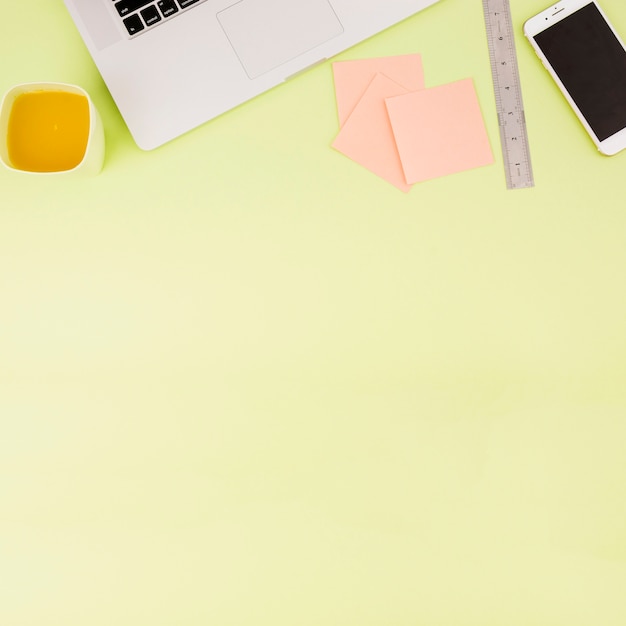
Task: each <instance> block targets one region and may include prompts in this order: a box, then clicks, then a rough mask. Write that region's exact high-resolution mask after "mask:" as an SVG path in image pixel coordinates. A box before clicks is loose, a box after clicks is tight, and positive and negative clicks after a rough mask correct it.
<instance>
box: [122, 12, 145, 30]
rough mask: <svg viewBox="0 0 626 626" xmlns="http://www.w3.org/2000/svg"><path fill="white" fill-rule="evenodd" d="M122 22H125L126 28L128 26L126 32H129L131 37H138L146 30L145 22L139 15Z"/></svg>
mask: <svg viewBox="0 0 626 626" xmlns="http://www.w3.org/2000/svg"><path fill="white" fill-rule="evenodd" d="M122 21H123V22H124V26H126V30H127V31H128V34H129V35H136V34H137V33H138V32H139V31H141V30H143V28H144V26H143V22H142V21H141V18H140V17H139V16H138V15H137V14H135V15H131V16H130V17H127V18H126V19H125V20H122Z"/></svg>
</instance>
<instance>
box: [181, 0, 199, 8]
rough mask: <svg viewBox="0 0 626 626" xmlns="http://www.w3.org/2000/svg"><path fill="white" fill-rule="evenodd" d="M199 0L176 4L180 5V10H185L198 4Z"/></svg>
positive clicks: (184, 0)
mask: <svg viewBox="0 0 626 626" xmlns="http://www.w3.org/2000/svg"><path fill="white" fill-rule="evenodd" d="M199 1H200V0H178V4H180V8H181V9H186V8H187V7H188V6H191V5H192V4H195V3H196V2H199Z"/></svg>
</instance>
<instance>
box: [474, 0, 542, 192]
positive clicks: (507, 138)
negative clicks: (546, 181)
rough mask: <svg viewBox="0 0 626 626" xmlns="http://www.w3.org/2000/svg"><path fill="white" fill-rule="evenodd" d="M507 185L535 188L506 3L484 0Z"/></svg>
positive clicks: (510, 23)
mask: <svg viewBox="0 0 626 626" xmlns="http://www.w3.org/2000/svg"><path fill="white" fill-rule="evenodd" d="M483 12H484V17H485V29H486V32H487V43H488V46H489V60H490V62H491V74H492V79H493V89H494V95H495V100H496V111H497V113H498V126H499V130H500V143H501V147H502V156H503V158H504V170H505V176H506V186H507V188H508V189H522V188H525V187H532V186H533V185H534V179H533V172H532V165H531V162H530V147H529V143H528V133H527V130H526V116H525V115H524V104H523V100H522V87H521V83H520V77H519V68H518V65H517V52H516V49H515V34H514V32H513V21H512V19H511V7H510V4H509V0H483Z"/></svg>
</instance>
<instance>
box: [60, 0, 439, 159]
mask: <svg viewBox="0 0 626 626" xmlns="http://www.w3.org/2000/svg"><path fill="white" fill-rule="evenodd" d="M438 1H439V0H238V1H237V0H64V2H65V4H66V5H67V8H68V9H69V12H70V14H71V15H72V18H73V19H74V21H75V23H76V25H77V27H78V30H79V31H80V33H81V35H82V37H83V39H84V41H85V44H86V45H87V48H88V50H89V52H90V53H91V56H92V57H93V59H94V61H95V63H96V66H97V67H98V69H99V71H100V73H101V74H102V77H103V78H104V81H105V83H106V85H107V87H108V88H109V91H110V92H111V95H112V96H113V99H114V100H115V103H116V104H117V106H118V108H119V110H120V112H121V114H122V117H123V118H124V120H125V122H126V124H127V125H128V128H129V129H130V132H131V134H132V136H133V138H134V139H135V141H136V142H137V145H138V146H139V147H140V148H143V149H144V150H150V149H152V148H156V147H157V146H160V145H162V144H164V143H165V142H167V141H169V140H171V139H174V138H175V137H178V136H179V135H182V134H183V133H185V132H187V131H189V130H191V129H192V128H195V127H197V126H199V125H200V124H203V123H204V122H206V121H208V120H210V119H212V118H214V117H216V116H217V115H219V114H221V113H223V112H225V111H227V110H229V109H232V108H233V107H235V106H237V105H238V104H241V103H242V102H245V101H246V100H249V99H250V98H252V97H254V96H256V95H258V94H260V93H262V92H264V91H266V90H268V89H270V88H272V87H274V86H276V85H278V84H280V83H282V82H284V81H286V80H288V79H289V78H290V77H292V76H294V75H296V74H298V73H300V72H302V71H303V70H305V69H307V68H309V67H312V66H314V65H316V64H318V63H320V62H321V61H324V60H326V59H328V58H330V57H332V56H333V55H335V54H337V53H338V52H341V51H342V50H345V49H346V48H348V47H350V46H352V45H354V44H356V43H358V42H360V41H362V40H364V39H366V38H367V37H370V36H371V35H374V34H375V33H377V32H380V31H381V30H383V29H385V28H387V27H389V26H391V25H392V24H395V23H397V22H399V21H400V20H403V19H405V18H407V17H409V16H410V15H413V14H414V13H417V12H418V11H420V10H421V9H424V8H426V7H427V6H430V5H432V4H435V3H436V2H438Z"/></svg>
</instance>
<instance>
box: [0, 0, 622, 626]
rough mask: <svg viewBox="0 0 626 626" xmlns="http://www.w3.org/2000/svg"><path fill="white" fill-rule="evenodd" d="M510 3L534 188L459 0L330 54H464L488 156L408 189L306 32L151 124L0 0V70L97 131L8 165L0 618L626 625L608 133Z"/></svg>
mask: <svg viewBox="0 0 626 626" xmlns="http://www.w3.org/2000/svg"><path fill="white" fill-rule="evenodd" d="M511 4H512V9H513V14H514V22H515V27H516V36H517V44H518V54H519V63H520V71H521V77H522V83H523V89H524V97H525V106H526V116H527V120H528V130H529V135H530V141H531V150H532V158H533V165H534V170H535V178H536V186H535V187H534V188H533V189H529V190H519V191H507V190H506V188H505V185H504V175H503V167H502V158H501V155H500V149H499V138H498V127H497V120H496V115H495V105H494V101H493V95H492V87H491V75H490V68H489V60H488V53H487V46H486V40H485V33H484V25H483V15H482V7H481V3H480V2H469V1H468V0H443V1H442V2H441V3H440V4H439V5H437V6H435V7H433V8H431V9H429V10H428V11H426V12H425V13H423V14H421V15H418V16H415V17H414V18H411V19H409V20H407V21H405V22H404V23H402V24H400V25H398V26H396V27H394V28H392V29H391V30H388V31H387V32H385V33H383V34H381V35H379V36H377V37H375V38H372V39H371V40H369V41H367V42H365V43H363V44H361V45H359V46H357V47H355V48H353V49H351V50H349V51H347V52H345V53H344V54H342V55H341V56H340V57H339V58H340V59H353V58H354V59H356V58H365V57H374V56H384V55H393V54H405V53H412V52H419V53H421V54H422V56H423V60H424V67H425V69H426V82H427V84H428V85H431V86H432V85H437V84H442V83H445V82H449V81H453V80H457V79H461V78H465V77H471V78H473V79H474V81H475V84H476V89H477V92H478V96H479V99H480V103H481V107H482V109H483V113H484V116H485V120H486V124H487V129H488V132H489V136H490V140H491V143H492V146H493V148H494V154H495V156H496V162H495V164H494V165H490V166H487V167H483V168H480V169H476V170H472V171H468V172H464V173H461V174H457V175H454V176H450V177H446V178H441V179H437V180H433V181H430V182H427V183H423V184H420V185H418V186H416V187H414V188H413V189H412V190H411V192H410V193H408V194H403V193H401V192H399V191H398V190H396V189H395V188H393V187H392V186H391V185H389V184H388V183H386V182H383V181H381V180H380V179H378V178H377V177H376V176H374V175H373V174H370V173H369V172H367V171H366V170H364V169H362V168H361V167H359V166H358V165H356V164H354V163H352V162H351V161H349V160H348V159H347V158H345V157H344V156H342V155H341V154H339V153H338V152H336V151H334V150H333V149H332V148H330V147H329V146H330V143H331V142H332V140H333V138H334V136H335V133H336V131H337V120H336V112H335V105H334V92H333V84H332V72H331V65H330V63H326V64H324V65H322V66H319V67H317V68H315V69H313V70H312V71H309V72H308V73H306V74H304V75H302V76H301V77H299V78H297V79H295V80H293V81H291V82H290V83H288V84H286V85H284V86H281V87H280V88H277V89H275V90H273V91H271V92H269V93H267V94H266V95H263V96H261V97H259V98H257V99H256V100H254V101H252V102H250V103H248V104H245V105H243V106H241V107H239V108H237V109H236V110H234V111H232V112H230V113H228V114H225V115H223V116H222V117H220V118H219V119H217V120H215V121H213V122H211V123H209V124H207V125H205V126H203V127H202V128H200V129H198V130H196V131H194V132H192V133H190V134H188V135H186V136H184V137H182V138H180V139H178V140H176V141H174V142H173V143H171V144H169V145H167V146H165V147H163V148H161V149H158V150H156V151H154V152H150V153H144V152H142V151H140V150H139V149H138V148H136V147H135V146H134V144H133V142H132V140H131V138H130V136H129V134H128V132H127V130H126V129H125V127H124V125H123V123H122V121H121V118H120V116H119V114H118V113H117V111H116V108H115V106H114V105H113V103H112V101H111V99H110V97H109V95H108V93H107V91H106V89H105V87H104V85H103V83H102V81H101V79H100V77H99V75H98V73H97V72H96V70H95V67H94V65H93V63H92V61H91V60H90V58H89V56H88V54H87V52H86V50H85V48H84V47H83V45H82V42H81V40H80V39H79V37H78V35H77V33H76V32H75V30H74V28H73V25H72V23H71V21H70V19H69V17H68V15H67V13H66V10H65V8H64V6H63V4H62V2H61V1H60V0H55V1H51V0H32V1H31V2H28V3H27V2H11V3H9V2H3V7H2V20H1V21H0V53H1V54H0V57H1V58H2V64H1V67H0V89H1V90H2V91H4V90H5V89H7V88H8V87H10V86H11V85H13V84H14V83H18V82H23V81H30V80H53V81H54V80H56V81H65V82H73V83H77V84H80V85H82V86H83V87H85V88H86V89H87V90H88V91H89V92H90V93H91V95H92V97H93V99H94V101H95V103H96V105H97V107H98V108H99V110H100V112H101V114H102V117H103V120H104V124H105V128H106V138H107V157H106V163H105V167H104V170H103V172H102V173H101V174H100V175H99V176H97V177H95V178H91V179H86V180H63V179H62V178H54V177H53V178H37V179H35V178H28V177H22V176H18V175H15V174H12V173H10V172H7V171H2V172H0V623H1V624H3V625H6V626H110V625H112V624H114V625H116V626H174V625H184V626H206V625H207V624H211V625H214V626H348V625H354V626H389V625H393V626H417V625H419V626H422V625H423V626H430V625H438V626H599V625H602V626H623V625H624V624H626V600H625V596H624V591H625V589H626V454H625V453H624V448H625V442H626V289H625V287H624V284H625V280H624V272H625V268H626V202H625V200H624V190H625V189H626V186H625V185H626V182H625V181H626V154H622V155H619V156H616V157H612V158H606V157H602V156H600V155H599V154H598V153H597V152H596V151H595V149H594V148H593V145H592V144H591V142H590V141H589V140H588V139H587V137H586V135H585V134H584V132H583V130H582V128H581V127H580V126H579V125H578V123H577V121H576V119H575V117H574V116H573V114H571V113H570V112H569V110H568V108H567V105H566V104H565V102H564V100H563V99H562V98H561V96H560V95H559V94H558V92H557V90H556V88H555V87H554V85H553V84H552V83H551V81H550V79H549V77H548V75H547V73H546V72H544V71H543V69H542V68H541V65H540V63H539V62H538V60H537V59H535V58H534V56H533V53H532V51H531V50H530V47H529V46H528V44H527V43H526V42H525V41H524V40H523V36H522V34H521V27H522V23H523V21H524V20H525V19H526V18H527V17H529V16H531V15H532V14H534V13H536V12H538V11H539V10H541V9H543V8H545V3H544V1H543V0H512V3H511ZM603 6H604V8H605V10H606V11H607V12H608V13H609V15H610V17H611V18H612V19H613V21H614V23H615V25H616V27H617V28H618V30H619V31H620V32H621V33H623V34H624V33H626V9H625V8H624V5H623V2H621V1H620V0H604V2H603Z"/></svg>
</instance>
